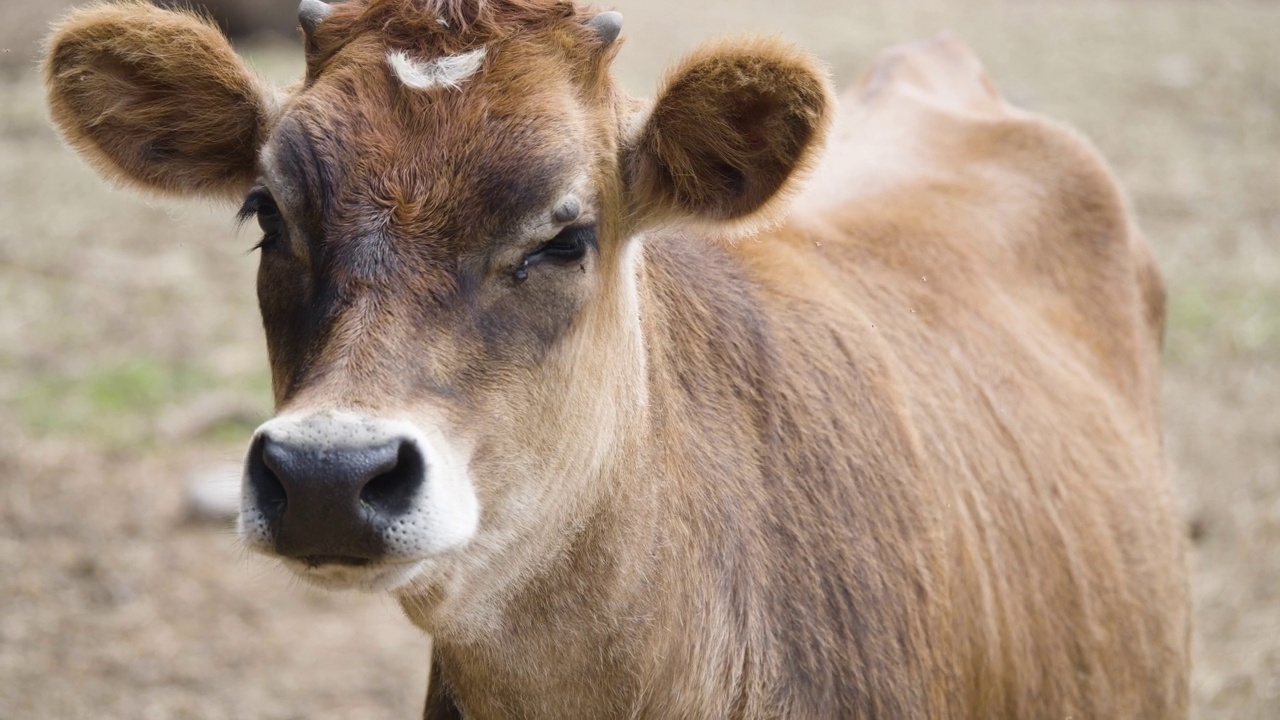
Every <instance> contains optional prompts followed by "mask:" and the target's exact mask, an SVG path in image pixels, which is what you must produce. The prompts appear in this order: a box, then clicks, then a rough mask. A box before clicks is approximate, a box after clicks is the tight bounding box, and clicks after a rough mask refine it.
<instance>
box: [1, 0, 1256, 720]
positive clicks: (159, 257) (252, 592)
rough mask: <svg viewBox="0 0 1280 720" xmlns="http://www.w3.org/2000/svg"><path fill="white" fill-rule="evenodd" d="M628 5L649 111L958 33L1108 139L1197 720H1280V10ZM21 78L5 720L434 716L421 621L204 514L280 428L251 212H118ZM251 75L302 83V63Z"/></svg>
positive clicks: (8, 248) (4, 397)
mask: <svg viewBox="0 0 1280 720" xmlns="http://www.w3.org/2000/svg"><path fill="white" fill-rule="evenodd" d="M289 1H290V2H291V1H292V0H289ZM19 3H21V4H22V6H23V8H24V9H23V10H22V12H23V14H24V15H23V16H24V17H29V15H30V13H29V8H27V7H26V6H27V3H24V2H22V0H0V24H4V23H5V18H6V17H11V16H12V15H13V13H15V12H17V11H18V9H19V8H18V6H19ZM618 5H619V6H620V8H619V9H621V10H623V12H624V13H625V14H626V16H627V25H626V30H625V34H626V36H627V38H628V41H627V45H626V47H625V49H624V51H623V54H622V57H621V59H620V61H619V69H620V71H621V73H622V77H623V78H624V80H625V81H626V83H627V84H628V85H629V86H630V87H631V88H632V89H633V90H634V91H636V92H646V93H647V92H648V91H649V89H650V88H651V87H652V86H653V84H654V82H655V80H656V78H657V76H658V74H659V72H660V70H661V69H662V68H663V67H664V66H666V65H667V64H668V63H670V62H671V61H672V60H673V59H674V58H676V57H677V56H678V55H679V54H680V53H681V52H683V51H684V50H687V49H688V48H690V47H692V45H693V44H695V43H696V42H697V41H699V40H700V39H704V38H708V37H711V36H713V35H716V34H720V33H724V32H732V31H743V30H752V31H763V32H777V33H781V34H783V35H786V36H789V37H791V38H793V39H795V40H797V41H799V42H801V43H802V44H804V45H807V46H808V47H810V48H812V49H813V50H814V51H816V52H817V53H818V54H819V55H820V56H821V57H823V58H825V59H826V61H827V62H829V63H830V65H831V67H832V70H833V72H834V73H835V75H836V77H837V78H838V79H839V80H840V81H841V82H842V83H847V82H850V81H852V80H853V79H854V78H855V77H856V75H857V74H858V73H859V72H860V71H861V70H862V69H864V68H866V67H867V65H868V61H869V59H870V58H871V57H872V56H873V54H874V53H875V52H876V51H877V50H879V49H881V48H883V47H885V46H886V45H889V44H892V43H895V42H898V41H902V40H907V39H911V38H916V37H920V36H924V35H930V34H932V33H934V32H936V31H938V30H940V29H943V28H950V29H952V30H955V31H956V32H957V33H959V34H960V35H961V36H962V37H964V38H966V39H967V40H969V41H970V42H971V43H972V44H973V45H974V46H975V48H976V49H977V50H978V53H979V54H980V55H981V56H982V57H983V58H984V60H985V61H986V62H987V64H988V67H989V69H990V70H991V73H992V75H993V76H994V77H995V79H996V80H997V82H998V83H999V84H1000V86H1001V87H1002V88H1003V89H1004V91H1005V92H1006V94H1007V95H1009V96H1010V97H1011V98H1013V99H1014V100H1015V101H1016V102H1019V103H1021V104H1023V105H1027V106H1030V107H1032V108H1036V109H1039V110H1041V111H1044V112H1046V113H1049V114H1051V115H1054V116H1056V117H1059V118H1063V119H1066V120H1067V121H1069V122H1071V123H1073V124H1075V125H1076V126H1078V127H1079V128H1081V129H1082V130H1084V131H1085V132H1086V133H1087V134H1088V135H1089V136H1091V137H1092V138H1093V139H1094V141H1095V142H1096V143H1097V144H1098V146H1099V147H1100V148H1101V149H1102V151H1103V153H1104V154H1105V155H1106V156H1107V157H1108V158H1109V159H1110V160H1111V162H1112V163H1113V164H1114V167H1115V168H1116V170H1117V172H1118V173H1119V175H1120V177H1121V179H1122V181H1123V183H1124V185H1125V186H1126V187H1127V188H1128V190H1129V192H1130V194H1131V197H1132V200H1133V204H1134V206H1135V208H1136V211H1137V213H1138V215H1139V217H1140V220H1141V223H1142V225H1143V226H1144V228H1145V229H1146V231H1147V232H1148V234H1149V235H1150V236H1151V238H1152V241H1153V243H1154V245H1155V247H1156V250H1157V252H1158V255H1159V257H1160V260H1161V263H1162V266H1163V268H1164V271H1165V273H1166V276H1167V279H1168V283H1169V287H1170V290H1171V306H1170V307H1171V315H1170V333H1169V342H1168V351H1167V376H1166V393H1165V397H1166V403H1167V411H1166V417H1167V427H1168V448H1169V453H1170V455H1171V456H1172V458H1173V460H1174V461H1175V463H1176V465H1177V466H1178V468H1179V470H1178V476H1177V486H1178V489H1179V492H1180V495H1181V497H1182V499H1183V501H1184V504H1185V508H1186V512H1187V516H1188V520H1189V522H1188V527H1189V532H1192V534H1193V536H1194V537H1195V546H1194V552H1193V556H1192V562H1193V566H1194V583H1195V598H1196V605H1197V617H1196V634H1195V651H1194V652H1195V675H1194V688H1193V692H1194V696H1195V708H1196V715H1197V717H1200V718H1242V719H1243V718H1277V717H1280V74H1278V73H1277V72H1276V71H1277V69H1278V68H1280V51H1277V50H1276V49H1275V45H1274V43H1275V38H1276V36H1277V34H1280V4H1273V3H1262V2H1254V3H1244V2H1241V3H1218V2H1207V1H1204V2H1167V1H1160V0H1127V1H1122V2H1104V1H1102V0H1088V1H1085V2H1068V1H1067V0H1059V1H1058V2H1050V1H1047V0H1041V1H1029V0H1028V1H1024V2H1016V3H1015V2H1012V1H1006V2H996V1H994V0H987V1H984V2H980V3H972V2H967V3H959V2H942V0H913V1H911V2H888V1H882V2H874V1H866V2H863V1H859V2H840V1H838V0H803V1H801V2H791V3H787V4H785V5H784V4H781V3H777V2H773V1H772V0H768V1H766V0H737V1H736V2H733V3H730V2H727V1H721V2H711V3H689V2H676V1H675V0H627V1H625V2H619V3H618ZM10 26H11V27H12V24H11V25H10ZM35 40H36V38H35V37H26V38H19V39H18V41H20V42H19V44H21V45H22V46H23V47H30V46H33V45H34V43H35ZM3 42H5V41H4V40H3V39H2V38H0V44H2V43H3ZM10 49H11V48H9V47H0V51H9V50H10ZM21 52H22V51H21V49H19V50H17V51H14V52H12V53H8V52H0V718H5V719H11V720H18V719H19V718H116V717H119V718H126V717H127V718H315V717H341V718H364V717H368V718H411V717H416V716H417V713H418V712H419V710H418V708H419V707H420V701H421V696H422V690H423V687H424V685H425V668H426V665H425V662H426V653H427V643H426V641H425V639H424V638H422V637H421V636H420V635H419V634H418V632H417V631H416V630H414V629H413V628H412V627H411V626H410V625H409V623H408V622H407V621H406V620H404V619H403V618H402V617H401V616H400V613H399V610H398V608H397V607H396V606H395V604H394V603H392V602H391V601H390V600H387V599H385V598H381V597H371V596H363V595H354V594H348V595H337V594H328V593H321V592H318V591H314V590H309V589H306V588H303V587H299V586H296V585H294V584H291V583H290V582H289V581H288V580H287V579H285V577H284V575H283V574H282V573H278V572H276V571H274V569H273V568H272V567H271V566H270V565H269V564H268V563H266V562H264V561H261V560H257V559H255V558H251V557H247V556H246V555H245V553H243V552H242V551H241V550H240V549H238V547H237V546H236V543H235V541H234V538H233V536H232V534H231V532H230V530H229V529H228V527H226V526H225V525H223V524H220V523H211V522H207V521H200V520H198V519H194V518H192V517H190V516H189V513H188V510H187V508H188V503H187V501H186V495H187V492H188V488H189V487H190V484H191V482H192V481H193V479H195V478H197V477H207V476H209V475H212V476H214V477H216V478H219V481H220V482H224V483H235V482H236V476H235V475H236V470H235V468H234V465H235V463H236V462H237V461H238V459H239V456H240V453H241V452H242V443H243V442H244V440H245V439H246V438H247V436H248V433H249V431H250V429H251V428H252V427H253V426H254V425H255V424H256V423H257V422H259V421H260V420H261V419H262V418H265V417H266V415H267V413H268V412H269V402H270V401H269V392H268V380H267V375H266V362H265V358H264V352H263V343H262V339H261V331H260V328H259V325H258V317H257V310H256V305H255V301H254V296H253V274H254V269H255V263H256V260H255V258H254V257H253V255H252V254H250V253H249V252H248V250H249V248H250V246H251V245H252V244H253V242H254V240H255V238H253V237H252V234H251V233H250V232H249V231H247V230H246V231H244V232H241V233H237V232H236V231H235V228H234V224H233V222H232V218H231V214H232V209H230V208H226V207H203V206H197V205H177V204H171V203H162V202H158V201H154V200H148V199H145V198H139V197H137V196H136V195H132V194H129V193H126V192H120V191H115V190H111V189H109V188H107V187H105V186H104V185H103V184H102V183H100V182H99V181H98V180H97V179H96V178H95V177H93V176H92V175H91V174H90V172H89V171H88V170H87V169H86V168H85V167H84V166H83V165H82V164H81V163H80V161H79V160H78V159H76V158H75V157H74V156H73V155H72V154H71V153H70V152H69V151H67V150H65V149H64V148H62V147H61V146H60V144H59V142H58V140H57V139H56V138H55V136H54V134H53V133H52V132H51V131H50V129H49V127H48V124H47V121H46V119H45V116H44V111H43V105H42V103H43V100H42V96H41V91H40V87H39V84H38V81H37V79H36V77H35V73H34V72H33V70H32V67H31V65H30V63H29V62H27V61H26V60H25V59H24V58H20V57H19V55H21ZM246 52H248V53H249V55H250V56H251V58H252V59H253V61H254V63H255V64H256V65H257V67H258V68H259V70H260V71H261V72H263V73H264V74H265V75H267V76H269V77H272V78H276V79H279V80H286V79H289V78H291V77H292V76H293V75H294V74H295V73H296V72H297V71H298V65H299V57H298V55H297V52H296V51H294V50H292V49H288V48H285V49H281V48H279V47H276V48H266V47H247V48H246Z"/></svg>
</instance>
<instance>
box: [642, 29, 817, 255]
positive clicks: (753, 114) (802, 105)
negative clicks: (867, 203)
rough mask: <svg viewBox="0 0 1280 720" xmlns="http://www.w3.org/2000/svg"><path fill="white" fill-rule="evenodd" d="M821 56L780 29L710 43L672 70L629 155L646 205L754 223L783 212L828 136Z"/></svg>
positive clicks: (648, 209) (647, 211) (658, 211)
mask: <svg viewBox="0 0 1280 720" xmlns="http://www.w3.org/2000/svg"><path fill="white" fill-rule="evenodd" d="M834 107H835V99H834V94H833V92H832V89H831V84H830V82H829V80H828V78H827V74H826V72H825V71H824V70H823V68H822V67H821V66H820V65H819V64H818V62H817V61H816V60H814V58H813V57H812V56H810V55H808V54H807V53H805V52H803V51H801V50H799V49H797V48H795V47H794V46H792V45H790V44H788V43H786V42H783V41H781V40H778V39H774V38H739V39H734V40H729V41H723V42H718V43H714V44H711V45H707V46H704V47H702V48H700V49H698V50H696V51H694V52H693V53H692V54H691V55H689V56H688V57H687V58H685V59H684V60H683V61H682V62H681V63H680V64H679V65H677V66H676V67H675V68H674V69H673V70H672V71H671V72H670V73H668V75H667V78H666V80H665V82H664V84H663V88H662V90H661V92H660V93H659V95H658V99H657V101H656V102H655V103H654V105H653V108H652V110H651V112H650V115H649V118H648V120H647V122H646V123H645V125H644V127H643V128H642V129H641V130H640V134H639V138H638V140H637V141H636V142H635V144H634V146H633V148H632V150H631V152H630V156H629V157H628V158H627V170H628V180H629V184H630V186H631V191H632V192H633V194H634V195H635V197H636V199H637V202H638V205H639V206H640V207H639V208H638V211H639V212H640V213H641V214H642V215H645V216H647V217H650V218H654V216H657V217H658V218H666V217H671V216H684V217H686V218H688V217H690V216H692V218H693V219H697V220H703V221H710V222H713V223H715V224H717V225H721V226H724V225H726V224H727V225H728V226H729V227H731V228H736V229H739V230H742V231H749V230H751V229H754V228H756V227H758V226H759V225H760V224H762V223H767V222H770V221H772V220H774V219H775V217H774V216H775V215H776V214H778V211H779V210H780V208H781V207H782V205H783V204H784V201H785V199H786V197H787V195H788V193H789V192H790V190H791V189H792V188H793V187H794V186H795V185H796V184H797V181H798V178H799V177H800V176H803V175H804V174H805V171H807V170H808V169H809V168H810V167H811V166H812V165H813V163H814V161H815V160H816V157H817V155H818V153H819V152H820V151H821V149H822V147H823V146H824V144H825V141H826V135H827V131H828V129H829V127H830V124H831V118H832V116H833V115H834Z"/></svg>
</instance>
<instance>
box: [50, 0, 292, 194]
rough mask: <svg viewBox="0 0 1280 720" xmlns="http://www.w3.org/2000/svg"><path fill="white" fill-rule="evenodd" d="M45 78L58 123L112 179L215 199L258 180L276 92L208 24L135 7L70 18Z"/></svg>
mask: <svg viewBox="0 0 1280 720" xmlns="http://www.w3.org/2000/svg"><path fill="white" fill-rule="evenodd" d="M44 80H45V89H46V91H47V93H48V102H49V111H50V115H51V116H52V118H53V121H54V123H55V124H56V125H57V126H58V129H59V130H60V131H61V132H62V134H63V136H64V137H65V138H66V139H67V141H68V142H69V143H70V144H71V146H72V147H74V148H75V149H76V150H77V151H78V152H79V153H80V154H81V155H82V156H83V157H84V158H85V159H86V160H87V161H88V162H89V163H90V164H91V165H93V166H94V167H95V168H96V169H97V170H99V171H100V172H102V173H103V174H104V175H106V176H107V177H108V178H110V179H113V180H120V181H124V182H127V183H130V184H133V185H135V186H139V187H142V188H145V189H148V190H153V191H159V192H163V193H167V194H171V195H197V194H202V195H218V196H231V195H238V194H242V193H243V192H244V190H245V189H246V188H247V187H248V186H249V185H251V184H252V182H253V181H254V178H255V176H256V174H257V151H258V148H259V147H260V146H261V145H262V142H263V140H264V136H265V135H266V132H267V127H268V114H269V100H268V98H269V97H270V95H269V94H268V92H267V90H266V88H265V87H264V86H263V85H262V83H261V82H260V81H259V80H258V79H257V78H256V77H255V76H254V75H253V73H251V72H250V71H249V69H248V68H247V67H246V66H245V65H244V63H243V62H241V60H240V58H239V57H238V56H237V55H236V54H235V52H234V51H233V50H232V49H231V45H230V43H228V42H227V39H226V37H224V36H223V34H222V33H221V32H220V31H219V30H218V29H217V28H216V27H215V26H213V25H212V24H211V23H209V22H208V21H206V20H204V19H202V18H200V17H197V16H195V15H193V14H191V13H188V12H180V11H172V10H162V9H160V8H157V7H155V6H154V5H152V4H150V3H148V2H138V1H130V2H123V3H115V4H109V5H96V6H91V7H88V8H86V9H83V10H78V11H76V12H73V13H72V14H71V15H69V16H68V17H67V18H66V19H64V20H63V21H62V22H61V23H59V24H58V25H57V26H56V27H55V28H54V31H53V34H52V35H50V37H49V40H48V43H47V46H46V51H45V57H44Z"/></svg>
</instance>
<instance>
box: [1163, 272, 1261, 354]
mask: <svg viewBox="0 0 1280 720" xmlns="http://www.w3.org/2000/svg"><path fill="white" fill-rule="evenodd" d="M1165 352H1166V356H1167V358H1168V359H1169V361H1170V362H1173V363H1179V364H1187V363H1194V362H1201V361H1205V360H1211V359H1213V358H1215V357H1268V356H1269V357H1274V356H1275V354H1276V353H1278V352H1280V287H1272V286H1266V285H1242V284H1221V285H1217V284H1208V283H1199V284H1195V283H1192V284H1184V285H1182V286H1180V287H1179V286H1174V287H1173V288H1172V291H1171V293H1170V295H1169V325H1168V335H1167V338H1166V343H1165Z"/></svg>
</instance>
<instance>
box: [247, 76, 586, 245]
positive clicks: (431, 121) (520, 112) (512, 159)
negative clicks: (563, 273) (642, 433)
mask: <svg viewBox="0 0 1280 720" xmlns="http://www.w3.org/2000/svg"><path fill="white" fill-rule="evenodd" d="M390 57H393V55H391V54H388V53H382V54H381V56H377V55H375V54H373V53H366V57H365V58H363V62H361V63H360V64H359V65H355V64H348V65H346V66H345V67H343V68H341V69H340V70H338V71H336V72H334V73H332V74H326V75H322V76H321V77H319V78H317V80H316V81H315V82H314V83H312V84H311V85H310V86H309V87H308V88H307V89H305V90H304V91H302V93H301V94H300V95H299V96H298V97H297V98H296V99H295V101H294V102H292V103H291V104H290V106H289V108H288V109H287V111H286V112H285V114H284V115H283V116H282V117H281V119H280V120H279V122H278V123H277V124H276V126H275V127H274V129H273V131H272V132H271V134H270V136H269V139H268V142H267V145H266V147H265V148H264V151H263V165H264V169H265V172H266V174H267V177H268V179H269V181H270V182H271V183H272V184H273V186H275V187H273V189H275V188H278V192H280V193H282V195H283V196H282V197H281V198H280V199H281V200H282V201H283V202H285V203H288V204H290V205H291V206H292V207H296V208H301V212H305V213H306V214H307V215H308V216H309V217H311V218H312V219H313V220H314V221H315V222H318V223H323V224H325V225H326V226H331V227H332V226H339V225H344V226H348V227H350V229H351V230H352V231H354V232H366V231H368V229H369V228H368V227H367V226H369V225H371V224H373V225H377V226H380V227H381V228H382V229H384V230H389V231H390V232H392V233H394V234H405V235H408V236H424V235H432V234H448V235H457V234H459V233H464V234H468V235H471V236H478V235H483V236H493V235H497V234H502V233H503V232H506V231H509V230H511V229H512V228H515V227H519V226H521V225H524V224H527V223H528V222H529V218H530V217H531V216H536V215H538V214H539V213H545V212H549V211H550V210H551V209H552V208H553V206H554V205H555V203H556V202H557V200H558V199H559V197H560V196H561V195H563V194H565V193H567V192H569V191H571V190H572V189H574V188H575V186H580V185H581V177H582V175H583V174H584V172H585V169H584V165H585V163H586V152H585V150H584V147H583V145H584V131H583V127H582V124H583V120H582V117H581V113H579V112H574V110H575V108H574V104H575V102H576V100H575V96H574V94H573V93H572V92H570V91H569V90H568V88H567V87H563V86H561V85H557V84H556V83H555V82H548V83H544V84H543V85H542V86H541V87H537V88H530V87H525V86H524V83H520V85H521V87H519V88H512V87H510V83H509V82H507V81H505V80H504V79H503V78H502V77H500V76H499V73H498V72H493V73H487V72H481V73H474V74H473V76H468V78H467V80H466V82H465V84H463V85H461V86H459V87H450V86H447V85H438V86H434V87H430V88H420V87H412V86H410V85H408V84H406V83H405V82H404V80H403V78H402V77H400V75H401V74H402V71H403V68H400V69H397V67H396V66H395V65H394V64H393V63H391V62H389V58H390ZM429 70H430V68H428V69H426V70H423V72H429ZM517 90H518V91H517Z"/></svg>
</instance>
